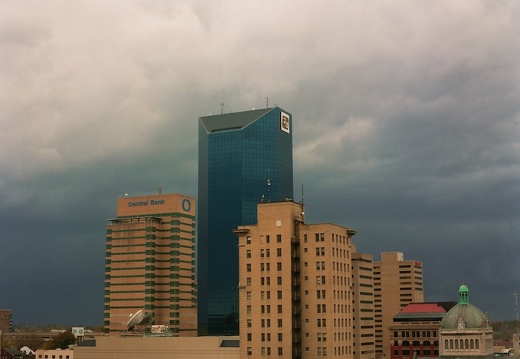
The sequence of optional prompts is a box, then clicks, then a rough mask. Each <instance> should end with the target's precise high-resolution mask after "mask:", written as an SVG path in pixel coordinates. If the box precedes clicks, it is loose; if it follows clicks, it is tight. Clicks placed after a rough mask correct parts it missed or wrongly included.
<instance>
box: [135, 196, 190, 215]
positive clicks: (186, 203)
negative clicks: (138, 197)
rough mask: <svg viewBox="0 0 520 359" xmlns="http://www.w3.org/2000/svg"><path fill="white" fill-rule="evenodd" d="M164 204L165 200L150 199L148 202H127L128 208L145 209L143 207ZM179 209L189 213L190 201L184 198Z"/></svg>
mask: <svg viewBox="0 0 520 359" xmlns="http://www.w3.org/2000/svg"><path fill="white" fill-rule="evenodd" d="M162 204H166V200H164V199H151V200H149V201H135V202H128V207H145V206H158V205H162ZM181 207H182V209H183V210H184V211H186V212H189V211H191V201H190V200H189V199H187V198H184V199H183V200H182V202H181Z"/></svg>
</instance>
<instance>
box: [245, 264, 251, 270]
mask: <svg viewBox="0 0 520 359" xmlns="http://www.w3.org/2000/svg"><path fill="white" fill-rule="evenodd" d="M246 271H247V272H251V263H247V264H246Z"/></svg>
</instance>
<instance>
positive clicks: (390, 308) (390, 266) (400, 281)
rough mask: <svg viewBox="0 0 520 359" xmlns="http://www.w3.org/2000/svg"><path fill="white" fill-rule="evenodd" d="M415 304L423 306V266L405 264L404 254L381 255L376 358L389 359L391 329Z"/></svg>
mask: <svg viewBox="0 0 520 359" xmlns="http://www.w3.org/2000/svg"><path fill="white" fill-rule="evenodd" d="M412 302H415V303H421V302H424V292H423V268H422V263H421V262H419V261H416V260H404V256H403V253H401V252H383V253H381V261H379V262H374V311H375V313H374V314H375V315H374V317H375V327H376V328H375V329H376V358H381V357H382V356H383V355H384V357H386V358H389V357H390V348H391V347H390V345H391V338H390V330H389V328H390V325H392V323H393V318H394V317H395V316H396V315H397V314H398V313H399V312H400V311H401V310H402V309H403V308H404V307H406V306H407V305H408V304H409V303H412Z"/></svg>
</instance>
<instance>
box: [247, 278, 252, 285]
mask: <svg viewBox="0 0 520 359" xmlns="http://www.w3.org/2000/svg"><path fill="white" fill-rule="evenodd" d="M246 285H251V277H247V279H246Z"/></svg>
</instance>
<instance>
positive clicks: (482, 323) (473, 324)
mask: <svg viewBox="0 0 520 359" xmlns="http://www.w3.org/2000/svg"><path fill="white" fill-rule="evenodd" d="M487 326H488V321H487V318H486V316H485V314H484V313H482V311H481V310H480V309H478V308H477V307H476V306H474V305H473V304H471V303H466V304H457V305H456V306H454V307H453V308H451V309H450V310H449V311H448V313H446V314H445V315H444V318H442V323H441V328H443V329H464V328H467V329H476V328H487Z"/></svg>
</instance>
